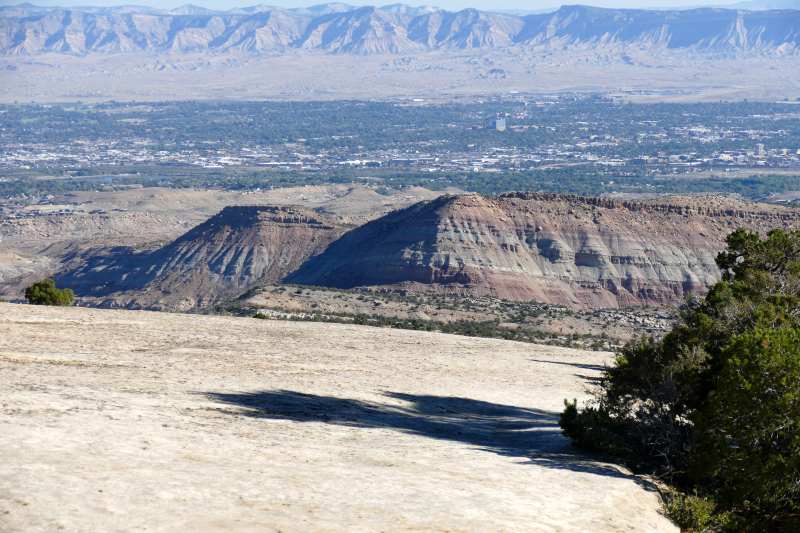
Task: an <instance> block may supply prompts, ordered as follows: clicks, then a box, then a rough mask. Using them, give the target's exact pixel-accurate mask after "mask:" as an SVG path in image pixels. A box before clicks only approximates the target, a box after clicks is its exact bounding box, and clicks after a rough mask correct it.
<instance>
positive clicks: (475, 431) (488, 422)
mask: <svg viewBox="0 0 800 533" xmlns="http://www.w3.org/2000/svg"><path fill="white" fill-rule="evenodd" d="M203 396H205V397H207V398H209V399H211V400H214V401H217V402H220V403H225V404H228V405H232V406H237V407H238V408H239V409H235V410H233V409H232V410H228V411H227V413H228V414H230V415H232V416H233V415H235V416H250V417H255V418H270V419H281V420H293V421H296V422H317V423H319V422H322V423H327V424H334V425H338V426H350V427H356V428H381V429H393V430H397V431H400V432H403V433H407V434H413V435H420V436H423V437H428V438H433V439H437V440H449V441H454V442H461V443H465V444H469V445H472V446H475V447H477V448H479V449H482V450H485V451H488V452H492V453H497V454H501V455H505V456H512V457H524V458H526V459H527V461H524V462H521V463H520V464H536V465H540V466H546V467H551V468H559V469H566V470H571V471H575V472H588V473H593V474H598V475H604V476H612V477H620V478H630V477H631V475H630V474H627V473H625V472H623V471H621V470H620V469H618V468H617V467H615V466H613V465H609V464H602V463H598V462H596V461H594V460H592V458H591V457H589V456H587V455H585V454H582V453H581V452H579V451H578V450H576V449H575V448H572V447H571V446H570V445H569V443H568V441H567V439H566V438H565V437H563V436H562V435H561V430H560V428H559V426H558V417H559V413H555V412H552V411H546V410H542V409H531V408H523V407H517V406H511V405H503V404H495V403H491V402H484V401H480V400H474V399H471V398H457V397H450V396H432V395H414V394H404V393H398V392H384V396H386V398H387V399H388V402H387V403H385V404H384V403H377V402H367V401H362V400H353V399H343V398H334V397H329V396H319V395H314V394H305V393H301V392H295V391H287V390H274V391H263V392H252V393H239V394H236V393H203ZM223 412H226V411H223ZM637 483H639V484H642V483H641V482H640V480H637ZM643 486H644V487H645V488H647V489H648V490H654V488H651V487H649V486H647V484H644V485H643Z"/></svg>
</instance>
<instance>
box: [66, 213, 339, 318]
mask: <svg viewBox="0 0 800 533" xmlns="http://www.w3.org/2000/svg"><path fill="white" fill-rule="evenodd" d="M347 229H348V228H346V227H343V226H340V225H338V224H336V223H333V222H331V221H330V220H328V219H327V218H326V217H325V216H323V215H320V214H319V213H317V212H315V211H313V210H311V209H307V208H304V207H298V206H229V207H226V208H224V209H223V210H222V211H220V212H219V213H218V214H216V215H214V216H212V217H211V218H209V219H208V220H207V221H205V222H203V223H202V224H199V225H198V226H195V227H194V228H192V229H191V230H189V231H188V232H186V233H185V234H184V235H183V236H181V237H180V238H178V239H177V240H176V241H175V242H173V243H171V244H169V245H167V246H165V247H163V248H160V249H158V250H155V251H153V252H150V253H145V254H138V255H125V256H122V257H116V258H111V259H101V260H99V261H96V262H92V263H90V264H87V265H84V266H83V267H80V268H78V269H75V270H73V271H70V272H67V273H65V274H64V275H62V276H60V277H59V278H58V281H59V283H61V284H63V285H65V286H68V287H71V288H73V290H74V291H75V293H76V294H77V295H79V296H93V297H99V298H106V300H105V302H106V305H108V306H125V307H130V308H146V309H166V308H173V309H174V308H179V309H183V308H188V307H193V306H195V305H200V306H203V305H209V304H212V303H214V302H218V301H221V300H225V299H229V298H234V297H237V296H239V295H240V294H242V293H243V292H245V291H246V290H248V289H250V288H251V287H253V286H255V285H260V284H266V283H272V282H274V281H277V280H279V279H281V278H282V277H284V276H286V275H287V274H288V273H290V272H292V271H294V270H295V269H297V268H298V267H299V266H300V265H301V264H303V262H304V261H306V259H308V258H309V257H311V256H312V255H314V254H318V253H320V252H321V251H322V250H324V249H325V247H326V246H327V245H328V244H329V243H330V242H331V241H333V240H335V239H337V238H338V237H339V236H341V235H342V234H343V233H345V232H346V231H347Z"/></svg>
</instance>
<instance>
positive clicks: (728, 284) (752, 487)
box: [560, 229, 800, 532]
mask: <svg viewBox="0 0 800 533" xmlns="http://www.w3.org/2000/svg"><path fill="white" fill-rule="evenodd" d="M727 244H728V247H727V251H725V252H722V253H720V254H719V256H718V257H717V264H718V266H719V267H720V269H721V270H722V271H723V278H722V280H721V281H720V282H718V283H717V284H716V285H714V287H712V289H711V290H710V292H709V293H708V295H707V296H706V297H705V298H704V299H702V300H699V299H696V298H687V301H686V306H685V308H684V309H683V310H682V311H681V312H680V314H679V317H678V319H677V321H676V324H675V326H674V328H673V329H672V331H671V332H670V333H668V334H667V335H666V336H665V337H664V338H663V339H661V340H655V339H653V338H650V337H643V338H637V339H635V340H633V341H631V342H629V343H628V344H626V345H625V346H624V347H623V348H622V349H620V350H619V353H618V355H617V359H616V361H615V362H614V363H613V364H612V365H610V366H609V367H607V368H606V369H605V371H604V374H603V377H602V379H601V381H600V383H599V386H598V387H597V389H596V391H595V396H594V399H593V401H592V402H590V403H589V404H588V405H584V406H582V407H580V406H578V405H577V402H568V401H567V402H565V403H566V408H565V410H564V412H563V413H562V415H561V420H560V425H561V427H562V429H563V431H564V434H565V435H567V436H568V437H570V438H571V439H572V442H573V444H575V445H576V446H578V447H581V448H584V449H586V450H589V451H593V452H598V453H602V454H606V455H608V456H610V457H612V458H614V459H616V460H617V461H619V462H622V463H624V464H626V465H628V466H630V467H631V468H634V469H636V470H639V471H649V472H651V473H655V474H657V475H659V476H661V477H662V478H664V479H666V480H668V481H669V482H671V483H672V485H673V486H674V487H675V490H676V491H678V492H673V493H672V495H671V496H670V498H669V501H668V506H667V509H668V510H669V511H670V512H671V513H672V516H673V517H674V519H675V520H676V521H677V522H678V523H679V525H681V527H682V528H684V530H686V531H697V532H700V531H737V532H740V531H753V532H766V531H770V532H790V531H800V231H794V232H791V233H787V232H784V231H781V230H773V231H771V232H769V234H768V236H767V238H766V239H765V240H761V239H760V237H759V235H758V234H757V233H750V232H747V231H745V230H744V229H739V230H737V231H736V232H734V233H732V234H731V235H729V236H728V238H727ZM682 492H683V493H682ZM689 492H690V493H691V494H685V493H689Z"/></svg>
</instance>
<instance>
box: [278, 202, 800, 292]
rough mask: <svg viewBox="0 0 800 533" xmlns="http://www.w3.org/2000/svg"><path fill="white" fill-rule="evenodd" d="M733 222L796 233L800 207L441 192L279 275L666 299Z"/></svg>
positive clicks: (693, 284) (395, 285)
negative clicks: (451, 194) (490, 195)
mask: <svg viewBox="0 0 800 533" xmlns="http://www.w3.org/2000/svg"><path fill="white" fill-rule="evenodd" d="M740 226H742V227H745V228H748V229H750V230H757V231H760V232H762V233H765V232H766V231H768V230H769V229H772V228H784V229H797V228H800V213H798V212H797V211H794V210H791V209H789V208H784V207H778V206H768V205H764V204H755V203H752V202H741V201H735V200H730V199H724V198H719V197H712V198H704V199H685V198H677V197H676V198H667V199H662V200H659V201H653V202H621V201H614V200H607V199H602V198H585V197H577V196H563V195H553V194H537V193H508V194H504V195H501V196H498V197H483V196H480V195H465V196H450V197H441V198H439V199H436V200H433V201H431V202H424V203H421V204H417V205H415V206H412V207H410V208H407V209H404V210H401V211H398V212H395V213H392V214H389V215H387V216H385V217H383V218H381V219H378V220H375V221H373V222H370V223H367V224H365V225H364V226H361V227H360V228H358V229H356V230H353V231H351V232H350V233H348V234H346V235H344V236H343V237H342V238H341V239H339V240H338V241H336V242H335V243H333V244H332V245H331V246H330V247H328V249H327V250H326V251H325V252H324V253H322V254H320V255H319V256H316V257H313V258H311V259H310V260H309V261H307V262H306V263H305V264H303V266H302V267H300V269H298V270H297V271H296V272H294V273H292V274H290V275H289V276H288V277H287V278H286V281H287V282H290V283H302V284H309V285H327V286H335V287H341V288H353V287H370V288H372V289H382V288H385V289H392V290H397V289H405V290H407V291H409V292H411V293H431V292H433V293H457V294H465V295H466V294H474V295H494V296H498V297H501V298H507V299H510V300H532V299H535V300H538V301H542V302H550V303H557V304H563V305H567V306H570V307H623V306H628V305H643V304H650V305H666V304H671V303H677V302H679V301H681V299H682V298H683V295H684V293H686V292H701V291H705V290H706V289H707V288H708V287H709V286H711V285H712V284H713V283H715V282H716V281H717V280H718V279H719V275H720V272H719V270H718V269H717V267H716V264H715V263H714V258H715V257H716V255H717V253H719V252H720V251H721V250H722V249H724V247H725V243H724V238H725V236H726V235H727V234H729V233H730V232H731V231H733V230H734V229H735V228H737V227H740Z"/></svg>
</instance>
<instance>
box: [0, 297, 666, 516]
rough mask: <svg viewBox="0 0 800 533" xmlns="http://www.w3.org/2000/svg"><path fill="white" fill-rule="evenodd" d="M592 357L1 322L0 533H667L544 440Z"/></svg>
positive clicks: (274, 330) (72, 314)
mask: <svg viewBox="0 0 800 533" xmlns="http://www.w3.org/2000/svg"><path fill="white" fill-rule="evenodd" d="M610 357H612V355H611V354H610V353H607V352H588V351H578V350H571V349H566V348H558V347H551V346H540V345H531V344H523V343H515V342H509V341H501V340H494V339H480V338H468V337H461V336H454V335H445V334H441V333H427V332H417V331H402V330H397V329H384V328H374V327H363V326H351V325H341V324H319V323H293V322H284V321H273V320H255V319H251V318H234V317H219V316H198V315H186V314H171V313H155V312H147V311H124V310H100V309H86V308H49V307H41V306H28V305H17V304H7V303H0V382H2V383H3V386H2V388H0V405H2V414H1V415H0V424H2V426H1V427H2V429H0V450H2V451H3V460H2V461H0V530H2V531H57V530H67V531H260V532H263V531H283V532H291V531H387V532H388V531H452V532H456V531H463V532H467V531H469V532H474V531H493V532H499V531H506V532H517V531H518V532H539V531H541V532H545V531H560V532H611V531H636V532H644V531H653V532H656V531H658V532H661V531H663V532H667V531H677V528H676V527H674V526H673V525H672V524H671V523H670V521H669V520H668V519H667V518H665V517H664V516H663V515H662V514H661V513H660V497H659V492H658V490H657V488H656V487H655V486H654V485H653V484H652V483H650V482H649V481H647V480H646V479H642V478H638V477H635V476H633V475H632V474H631V473H629V472H627V471H625V470H623V469H621V468H619V467H617V466H613V465H610V464H604V463H602V462H598V461H597V460H596V459H592V458H589V457H587V456H583V455H581V454H580V453H578V452H577V451H576V450H575V449H573V448H571V447H570V446H569V443H568V441H567V439H566V438H564V437H562V436H561V434H560V430H559V428H558V424H557V421H558V413H559V412H560V411H561V409H562V407H563V400H564V398H578V399H584V400H585V399H586V398H587V394H586V386H587V385H588V384H589V383H590V382H591V381H592V380H593V379H595V378H596V377H597V376H598V375H599V372H600V370H601V368H602V365H603V363H604V362H606V361H608V360H609V358H610Z"/></svg>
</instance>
